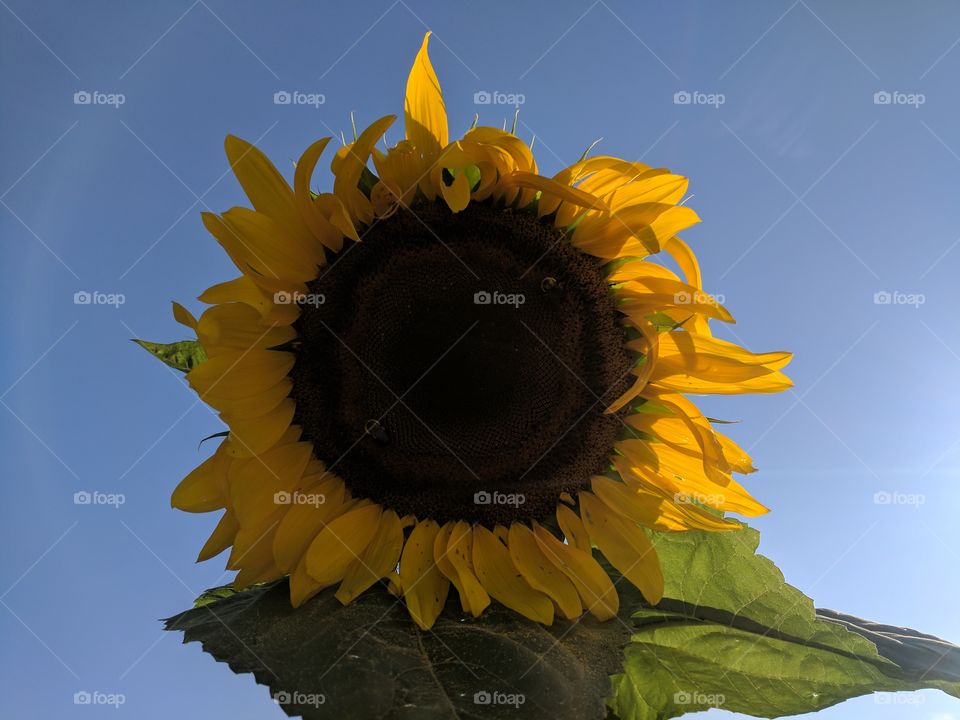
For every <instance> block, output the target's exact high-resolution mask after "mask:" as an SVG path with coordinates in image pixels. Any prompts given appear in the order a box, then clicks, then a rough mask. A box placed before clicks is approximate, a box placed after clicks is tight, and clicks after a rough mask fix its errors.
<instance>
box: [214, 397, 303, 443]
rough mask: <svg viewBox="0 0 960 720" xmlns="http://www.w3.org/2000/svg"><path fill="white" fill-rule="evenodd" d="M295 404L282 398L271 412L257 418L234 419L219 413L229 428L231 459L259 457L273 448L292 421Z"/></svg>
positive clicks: (288, 399)
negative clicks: (231, 440) (231, 441)
mask: <svg viewBox="0 0 960 720" xmlns="http://www.w3.org/2000/svg"><path fill="white" fill-rule="evenodd" d="M294 410H295V403H294V401H293V400H291V399H290V398H284V399H283V400H281V401H280V403H279V404H278V405H277V406H276V407H275V408H273V409H272V410H270V411H268V412H266V413H265V414H263V415H260V416H258V417H235V416H232V415H228V414H227V413H221V414H220V418H221V419H222V420H223V421H224V422H225V423H227V425H229V426H230V437H231V438H232V439H233V440H234V441H235V442H234V443H233V444H231V446H230V447H231V450H230V454H231V455H232V456H233V457H250V456H251V455H259V454H260V453H263V452H266V451H267V450H269V449H270V448H272V447H273V446H275V445H276V444H277V443H278V442H279V441H280V438H282V437H283V434H284V433H285V432H286V431H287V428H288V427H290V423H291V422H292V421H293V413H294Z"/></svg>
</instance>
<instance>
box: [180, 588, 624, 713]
mask: <svg viewBox="0 0 960 720" xmlns="http://www.w3.org/2000/svg"><path fill="white" fill-rule="evenodd" d="M334 591H335V588H329V589H328V590H325V591H323V592H321V593H320V594H319V595H317V597H315V598H314V599H312V600H310V601H309V602H307V603H306V604H305V605H303V606H302V607H300V608H299V609H296V610H295V609H293V608H292V607H291V606H290V598H289V587H288V584H287V582H286V581H285V580H284V581H280V582H277V583H274V584H272V585H268V586H263V587H260V588H255V589H252V590H245V591H243V592H239V593H236V594H233V595H231V596H230V597H227V598H224V599H220V600H216V601H214V602H209V603H207V604H204V605H203V606H201V607H198V608H196V609H193V610H187V611H186V612H183V613H181V614H179V615H176V616H175V617H172V618H170V619H169V620H167V621H166V629H167V630H181V631H183V633H184V642H192V641H199V642H200V643H202V645H203V648H204V650H206V651H207V652H208V653H210V654H211V655H212V656H213V657H214V658H216V659H217V660H220V661H222V662H226V663H227V664H229V666H230V667H231V669H233V671H234V672H237V673H246V672H250V673H253V675H254V677H255V678H256V680H257V682H259V683H261V684H264V685H268V686H269V687H270V690H271V694H272V695H273V697H274V698H275V699H278V700H280V703H279V704H280V705H281V707H282V709H283V710H284V711H286V712H287V714H289V715H291V716H296V715H301V716H302V717H304V718H307V719H308V720H314V719H316V718H335V719H336V720H340V719H341V718H354V719H355V720H367V719H379V718H391V720H392V719H394V718H396V719H398V720H399V719H409V720H414V719H416V720H433V719H436V720H441V719H442V720H446V719H447V718H463V719H467V718H469V719H471V720H479V719H480V718H484V719H486V718H512V719H514V720H522V719H524V718H536V719H538V720H539V719H540V718H551V719H553V718H556V719H557V720H590V719H591V718H592V719H595V720H602V718H605V717H606V716H607V712H608V711H607V708H606V706H605V699H606V698H607V697H609V695H610V690H611V685H610V675H611V674H612V673H614V672H616V671H618V670H619V669H620V667H621V658H622V655H621V649H622V647H623V645H624V643H626V642H627V640H628V639H629V636H630V627H629V626H628V625H627V624H625V619H627V620H628V619H629V616H630V613H631V612H633V611H634V610H635V609H636V606H632V607H628V606H626V605H625V606H624V608H623V616H622V617H621V619H620V621H617V620H611V621H609V622H604V623H601V622H597V621H595V620H593V619H592V618H589V617H587V618H584V619H582V620H580V621H579V622H577V623H573V622H569V621H559V620H558V621H557V622H555V623H554V625H553V626H552V627H549V628H547V627H543V626H541V625H538V624H536V623H533V622H530V621H528V620H525V619H524V618H522V617H520V616H519V615H517V614H516V613H514V612H512V611H510V610H508V609H506V608H504V607H502V606H500V605H498V604H496V603H494V604H493V605H491V606H490V607H489V608H488V609H487V610H486V611H485V612H484V614H483V616H482V617H480V618H478V619H474V618H472V617H470V616H465V615H464V614H463V613H461V612H460V609H459V603H458V602H457V600H456V598H455V597H451V599H450V601H449V602H448V603H447V606H446V609H445V610H444V612H443V614H442V615H441V616H440V618H439V619H438V620H437V622H436V624H435V625H434V626H433V628H432V629H431V630H429V631H426V632H424V631H421V630H420V629H419V628H418V627H417V626H416V625H415V624H414V623H413V622H412V621H411V620H410V617H409V615H408V613H407V610H406V608H405V607H404V606H403V604H402V602H400V601H398V600H397V599H396V598H394V597H393V596H392V595H390V594H389V593H388V592H387V591H386V590H385V589H384V588H383V587H376V588H373V589H371V590H370V591H368V592H366V593H364V594H363V595H361V596H360V597H359V598H358V599H357V600H355V601H354V602H353V603H351V604H350V605H347V606H343V605H341V604H340V603H339V601H337V600H336V599H335V598H334V596H333V593H334ZM454 595H455V593H451V596H454ZM484 693H486V694H488V695H484ZM488 696H489V697H490V699H491V702H490V703H483V702H482V701H483V700H484V699H485V698H486V697H488ZM477 701H480V702H477Z"/></svg>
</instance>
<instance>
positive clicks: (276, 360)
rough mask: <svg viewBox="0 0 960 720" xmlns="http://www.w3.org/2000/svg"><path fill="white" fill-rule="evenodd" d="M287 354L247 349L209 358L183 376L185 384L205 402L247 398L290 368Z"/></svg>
mask: <svg viewBox="0 0 960 720" xmlns="http://www.w3.org/2000/svg"><path fill="white" fill-rule="evenodd" d="M293 361H294V357H293V355H291V354H290V353H285V352H277V351H275V350H251V351H246V350H245V351H242V352H235V353H224V354H223V355H219V356H217V357H215V358H209V359H208V360H207V361H206V362H203V363H200V364H199V365H197V367H195V368H194V369H193V370H191V371H190V372H189V373H187V382H188V383H190V387H192V388H193V389H194V390H195V391H196V392H197V393H198V394H199V395H200V396H201V397H202V398H204V399H205V400H208V401H209V400H215V399H217V398H221V399H234V398H242V397H250V396H251V395H256V394H258V393H262V392H264V391H265V390H269V389H270V388H272V387H273V386H275V385H276V384H278V383H279V382H281V381H282V380H283V379H284V378H285V377H286V376H287V373H289V372H290V369H291V368H292V367H293Z"/></svg>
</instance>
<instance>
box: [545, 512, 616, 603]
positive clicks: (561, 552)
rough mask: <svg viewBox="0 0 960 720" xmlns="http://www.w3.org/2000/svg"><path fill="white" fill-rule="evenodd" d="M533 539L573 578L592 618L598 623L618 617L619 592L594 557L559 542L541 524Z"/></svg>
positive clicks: (547, 555)
mask: <svg viewBox="0 0 960 720" xmlns="http://www.w3.org/2000/svg"><path fill="white" fill-rule="evenodd" d="M533 535H534V537H535V538H536V539H537V544H538V545H539V546H540V550H541V551H542V552H543V554H544V556H545V557H546V558H547V559H548V560H550V562H552V563H553V564H554V565H556V566H557V567H558V568H559V569H560V570H562V571H563V573H564V574H565V575H566V576H567V577H568V578H570V581H571V582H572V583H573V586H574V587H575V588H576V589H577V594H578V595H580V600H581V602H583V605H584V607H585V608H586V609H587V611H588V612H589V613H590V614H591V615H593V616H594V617H595V618H597V619H598V620H609V619H610V618H612V617H615V616H616V614H617V610H619V608H620V598H619V596H618V595H617V589H616V588H615V587H614V586H613V583H612V582H611V580H610V577H609V576H608V575H607V573H606V572H604V570H603V568H602V567H600V564H599V563H598V562H597V561H596V560H594V558H593V555H591V554H589V553H587V552H584V551H583V550H580V549H579V548H575V547H573V546H571V545H566V544H564V543H562V542H560V541H559V540H557V538H555V537H554V536H553V534H552V533H551V532H550V531H549V530H546V529H545V528H544V527H542V526H541V525H540V524H538V523H534V525H533Z"/></svg>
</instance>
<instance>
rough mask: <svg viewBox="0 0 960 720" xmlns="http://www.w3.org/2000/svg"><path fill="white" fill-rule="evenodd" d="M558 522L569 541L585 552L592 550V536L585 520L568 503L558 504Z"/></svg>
mask: <svg viewBox="0 0 960 720" xmlns="http://www.w3.org/2000/svg"><path fill="white" fill-rule="evenodd" d="M557 524H558V525H560V530H561V531H562V532H563V535H564V537H566V538H567V542H568V543H570V544H571V545H573V547H575V548H579V549H580V550H584V551H585V552H591V549H592V546H591V544H590V536H589V535H588V534H587V529H586V528H585V527H584V526H583V521H582V520H580V516H579V515H577V514H576V513H575V512H574V511H573V510H571V509H570V508H568V507H567V506H566V505H557Z"/></svg>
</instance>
